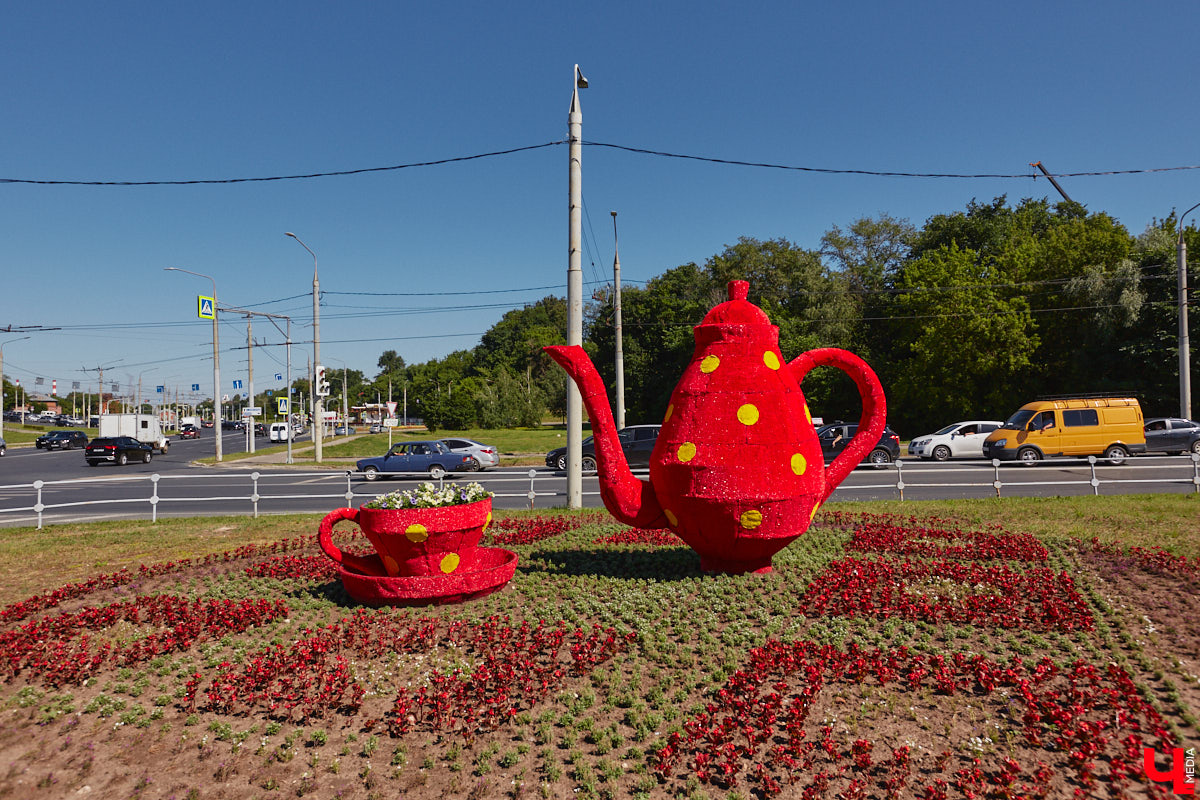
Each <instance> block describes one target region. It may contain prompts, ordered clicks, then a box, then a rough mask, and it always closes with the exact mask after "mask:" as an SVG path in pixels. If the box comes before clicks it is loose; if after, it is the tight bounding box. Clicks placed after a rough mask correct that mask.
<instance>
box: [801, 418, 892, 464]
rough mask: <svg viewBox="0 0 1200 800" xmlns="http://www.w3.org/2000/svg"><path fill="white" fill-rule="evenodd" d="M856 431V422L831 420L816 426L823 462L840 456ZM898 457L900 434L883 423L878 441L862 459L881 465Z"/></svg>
mask: <svg viewBox="0 0 1200 800" xmlns="http://www.w3.org/2000/svg"><path fill="white" fill-rule="evenodd" d="M856 433H858V425H857V424H856V423H846V422H831V423H830V424H828V425H823V426H821V427H820V428H818V429H817V440H818V441H820V442H821V455H823V456H824V457H825V463H826V464H828V463H829V462H831V461H833V460H834V459H835V458H837V457H838V456H840V455H841V454H842V451H843V450H845V449H846V445H848V444H849V443H850V440H851V439H853V438H854V434H856ZM899 457H900V436H899V434H897V433H896V432H895V431H894V430H892V429H891V428H889V427H887V426H886V425H885V426H884V428H883V435H882V436H880V437H879V442H878V443H877V444H876V445H875V446H874V447H873V448H871V452H869V453H868V454H867V457H866V458H865V459H863V460H864V461H866V462H867V463H869V464H875V465H876V466H882V465H884V464H890V463H892V462H893V461H895V460H896V459H897V458H899Z"/></svg>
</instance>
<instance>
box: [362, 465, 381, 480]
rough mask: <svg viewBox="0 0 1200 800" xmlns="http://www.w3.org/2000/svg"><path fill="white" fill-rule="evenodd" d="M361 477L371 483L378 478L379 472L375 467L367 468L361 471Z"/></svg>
mask: <svg viewBox="0 0 1200 800" xmlns="http://www.w3.org/2000/svg"><path fill="white" fill-rule="evenodd" d="M363 477H364V478H366V479H367V480H369V481H373V480H375V479H376V478H378V477H379V470H378V469H376V468H375V467H367V468H366V469H364V470H363Z"/></svg>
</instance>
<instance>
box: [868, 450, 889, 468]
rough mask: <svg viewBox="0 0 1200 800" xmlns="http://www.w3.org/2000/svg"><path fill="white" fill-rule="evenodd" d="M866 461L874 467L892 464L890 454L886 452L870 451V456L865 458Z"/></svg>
mask: <svg viewBox="0 0 1200 800" xmlns="http://www.w3.org/2000/svg"><path fill="white" fill-rule="evenodd" d="M867 461H869V462H871V463H872V464H874V465H875V466H876V467H882V466H883V465H884V464H890V463H892V454H891V453H889V452H888V451H887V450H872V451H871V455H869V456H867Z"/></svg>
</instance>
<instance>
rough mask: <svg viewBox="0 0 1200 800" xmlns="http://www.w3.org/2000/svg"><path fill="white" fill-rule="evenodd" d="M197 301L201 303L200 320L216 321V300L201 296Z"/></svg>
mask: <svg viewBox="0 0 1200 800" xmlns="http://www.w3.org/2000/svg"><path fill="white" fill-rule="evenodd" d="M196 300H197V301H198V303H199V311H198V316H199V317H200V319H216V318H217V308H216V301H215V300H214V298H212V297H205V296H204V295H200V296H198V297H197V298H196Z"/></svg>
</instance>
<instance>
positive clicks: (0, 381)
mask: <svg viewBox="0 0 1200 800" xmlns="http://www.w3.org/2000/svg"><path fill="white" fill-rule="evenodd" d="M30 338H32V337H30V336H18V337H17V338H16V339H9V340H8V341H7V342H0V439H3V438H4V345H6V344H12V343H13V342H19V341H22V340H24V339H30Z"/></svg>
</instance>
